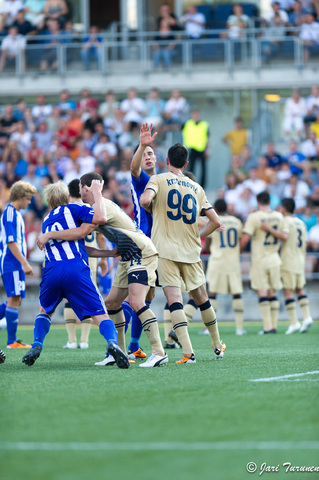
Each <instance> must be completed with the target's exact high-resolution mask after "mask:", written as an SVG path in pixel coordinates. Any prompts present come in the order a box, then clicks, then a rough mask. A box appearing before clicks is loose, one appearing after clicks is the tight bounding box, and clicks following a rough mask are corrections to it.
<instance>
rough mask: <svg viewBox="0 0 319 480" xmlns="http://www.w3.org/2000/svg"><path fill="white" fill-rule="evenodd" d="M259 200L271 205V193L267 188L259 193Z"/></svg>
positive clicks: (263, 203)
mask: <svg viewBox="0 0 319 480" xmlns="http://www.w3.org/2000/svg"><path fill="white" fill-rule="evenodd" d="M256 198H257V202H258V203H260V204H261V205H270V195H269V192H267V190H265V191H264V192H260V193H258V195H257V197H256Z"/></svg>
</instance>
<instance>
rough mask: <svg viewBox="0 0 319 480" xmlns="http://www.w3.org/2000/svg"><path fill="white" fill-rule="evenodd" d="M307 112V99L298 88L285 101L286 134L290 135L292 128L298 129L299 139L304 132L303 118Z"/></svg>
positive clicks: (284, 127) (284, 126) (284, 125)
mask: <svg viewBox="0 0 319 480" xmlns="http://www.w3.org/2000/svg"><path fill="white" fill-rule="evenodd" d="M306 113H307V107H306V101H305V99H304V98H302V97H300V95H299V92H298V90H294V91H293V93H292V95H291V97H290V98H287V100H286V103H285V112H284V121H283V129H284V132H285V135H286V136H287V137H290V135H291V132H292V130H295V131H296V134H297V137H298V139H300V138H301V135H302V132H303V127H304V123H303V119H304V117H305V115H306Z"/></svg>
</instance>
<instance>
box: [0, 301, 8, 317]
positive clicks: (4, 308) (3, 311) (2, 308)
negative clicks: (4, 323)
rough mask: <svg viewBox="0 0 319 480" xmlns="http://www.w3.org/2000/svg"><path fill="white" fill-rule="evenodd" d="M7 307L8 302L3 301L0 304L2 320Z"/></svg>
mask: <svg viewBox="0 0 319 480" xmlns="http://www.w3.org/2000/svg"><path fill="white" fill-rule="evenodd" d="M6 308H7V302H4V303H1V305H0V320H2V319H3V317H4V316H5V314H6Z"/></svg>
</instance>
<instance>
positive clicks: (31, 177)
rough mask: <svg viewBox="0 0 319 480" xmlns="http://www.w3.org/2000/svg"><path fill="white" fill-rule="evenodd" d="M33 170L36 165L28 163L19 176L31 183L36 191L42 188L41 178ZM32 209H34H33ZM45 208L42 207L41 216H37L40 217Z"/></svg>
mask: <svg viewBox="0 0 319 480" xmlns="http://www.w3.org/2000/svg"><path fill="white" fill-rule="evenodd" d="M35 170H36V166H35V165H34V164H32V163H30V164H29V165H28V166H27V171H26V172H25V175H24V176H23V177H22V178H21V180H23V181H24V182H29V183H31V185H33V186H34V187H35V188H36V189H37V190H38V191H40V190H41V189H42V183H41V178H40V177H38V176H37V175H36V173H35ZM37 195H40V194H37ZM40 197H41V195H40ZM32 210H33V211H34V209H32ZM45 210H46V209H44V211H42V212H41V216H39V217H38V218H42V216H43V215H44V213H45Z"/></svg>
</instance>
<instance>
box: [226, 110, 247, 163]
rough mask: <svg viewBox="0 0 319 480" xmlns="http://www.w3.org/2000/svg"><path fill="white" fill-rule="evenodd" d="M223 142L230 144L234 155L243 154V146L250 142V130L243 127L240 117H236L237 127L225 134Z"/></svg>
mask: <svg viewBox="0 0 319 480" xmlns="http://www.w3.org/2000/svg"><path fill="white" fill-rule="evenodd" d="M223 142H224V143H225V144H226V145H228V146H229V148H230V151H231V154H232V155H240V154H241V152H242V149H243V147H244V146H245V145H247V143H248V132H247V130H246V129H245V128H243V121H242V119H241V118H240V117H237V118H235V129H234V130H230V131H229V132H227V133H226V134H225V135H224V137H223Z"/></svg>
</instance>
